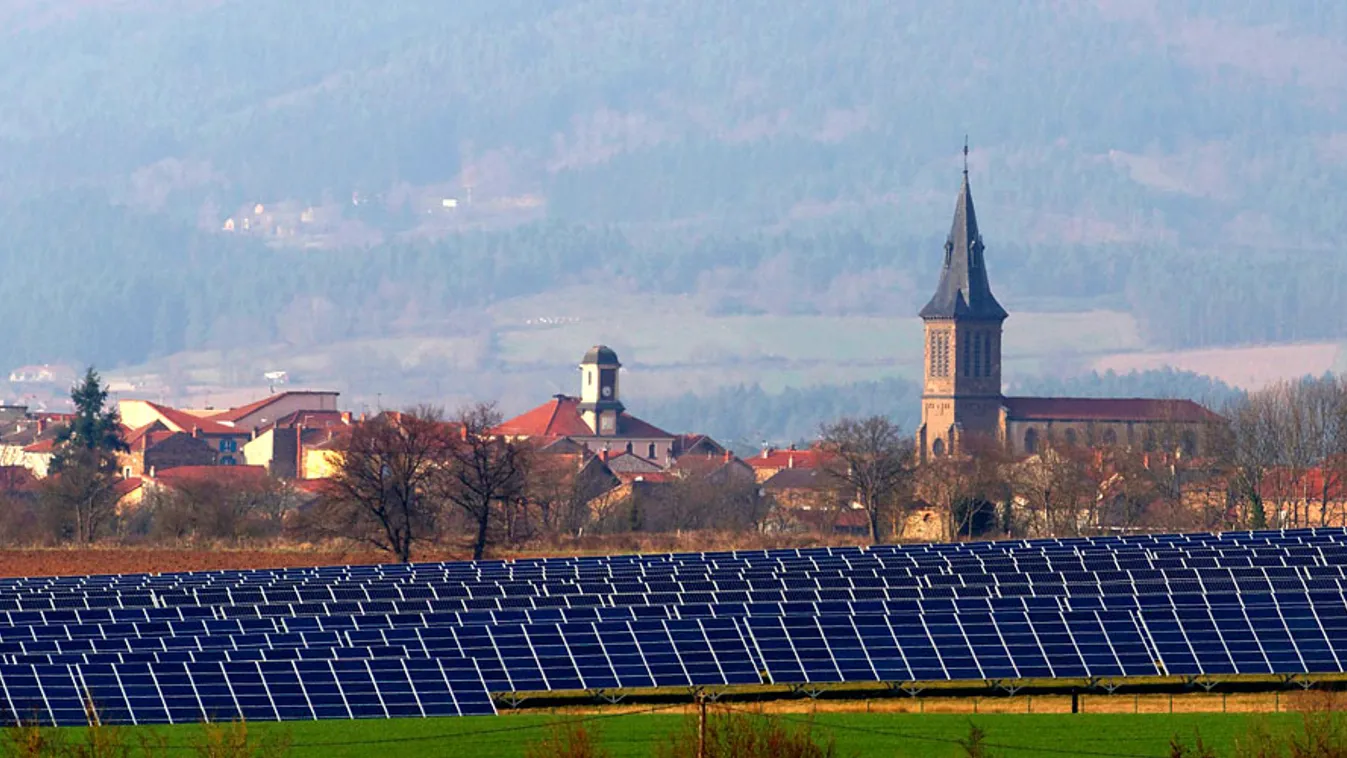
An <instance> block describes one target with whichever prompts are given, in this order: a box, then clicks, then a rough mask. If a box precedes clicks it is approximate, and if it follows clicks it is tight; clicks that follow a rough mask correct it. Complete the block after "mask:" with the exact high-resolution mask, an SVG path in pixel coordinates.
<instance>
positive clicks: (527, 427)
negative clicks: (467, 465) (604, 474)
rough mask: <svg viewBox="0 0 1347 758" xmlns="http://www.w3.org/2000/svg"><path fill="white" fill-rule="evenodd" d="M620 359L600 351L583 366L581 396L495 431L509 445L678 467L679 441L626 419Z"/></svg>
mask: <svg viewBox="0 0 1347 758" xmlns="http://www.w3.org/2000/svg"><path fill="white" fill-rule="evenodd" d="M621 367H622V364H621V363H620V362H618V359H617V353H615V352H613V350H612V349H611V348H608V347H605V346H603V345H595V346H594V347H593V348H591V349H590V350H589V351H588V352H587V353H585V355H584V357H583V358H582V359H581V361H580V396H579V397H574V396H571V395H554V396H553V397H552V399H551V400H549V401H547V402H546V403H543V404H542V405H540V406H538V407H536V408H534V409H533V410H530V411H528V412H526V413H523V414H521V415H519V416H515V417H514V418H512V419H510V420H508V421H506V422H504V423H502V424H501V425H500V426H498V427H496V429H495V430H494V431H495V433H496V434H499V435H501V436H503V437H506V438H508V439H515V440H519V439H530V440H538V441H544V442H550V441H554V440H557V439H562V438H566V439H569V440H570V441H572V442H574V443H576V444H578V445H580V446H581V447H582V448H584V449H588V450H590V451H592V452H595V453H601V452H602V451H604V450H607V451H609V452H610V453H612V454H614V455H616V454H626V455H632V456H638V457H641V458H644V459H645V460H647V461H650V462H652V463H654V464H655V465H656V466H658V467H659V468H664V467H667V466H669V465H670V464H672V463H673V461H674V459H675V457H676V456H677V451H676V448H675V444H676V443H677V442H678V440H679V438H678V437H676V436H675V435H673V434H670V433H668V432H666V431H664V430H663V429H660V428H659V427H657V426H655V425H654V424H650V423H648V422H646V421H642V420H641V419H639V418H637V417H635V416H633V415H631V414H630V413H627V411H626V407H625V406H624V405H623V404H622V400H621V393H620V387H619V376H618V371H619V369H621Z"/></svg>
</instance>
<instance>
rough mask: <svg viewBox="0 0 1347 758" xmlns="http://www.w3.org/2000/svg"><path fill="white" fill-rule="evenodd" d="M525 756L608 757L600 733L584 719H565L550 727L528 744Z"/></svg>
mask: <svg viewBox="0 0 1347 758" xmlns="http://www.w3.org/2000/svg"><path fill="white" fill-rule="evenodd" d="M524 756H525V758H607V756H608V751H606V750H604V749H603V748H602V747H600V746H599V734H598V732H597V730H595V729H594V728H593V727H591V726H587V725H586V724H585V723H584V722H583V721H573V720H570V719H565V720H562V721H557V722H555V723H553V724H552V725H551V726H549V727H548V730H547V733H546V734H545V735H544V736H543V737H542V738H541V739H539V740H537V741H536V742H532V743H530V744H529V745H528V748H527V749H526V750H525V751H524Z"/></svg>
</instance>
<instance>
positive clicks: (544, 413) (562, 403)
mask: <svg viewBox="0 0 1347 758" xmlns="http://www.w3.org/2000/svg"><path fill="white" fill-rule="evenodd" d="M496 433H497V434H504V435H509V436H513V437H584V438H590V437H597V436H598V435H596V434H595V433H594V430H593V429H590V428H589V424H586V423H585V420H584V418H583V417H581V415H580V398H578V397H571V396H569V395H554V396H553V397H552V399H551V400H548V401H547V402H545V403H543V404H542V405H540V406H538V407H537V408H534V409H533V410H531V411H527V412H525V413H522V414H520V415H518V416H515V417H514V418H512V419H510V420H508V421H505V422H504V423H502V424H501V425H500V426H498V427H496ZM604 436H605V437H612V438H614V439H631V438H636V439H658V438H664V437H668V438H673V435H672V434H669V433H668V432H666V431H664V430H663V429H660V428H659V427H657V426H655V425H654V424H651V423H648V422H645V421H642V420H641V419H639V418H636V417H635V416H632V415H631V414H629V413H623V414H621V415H619V416H618V417H617V433H616V434H612V435H604Z"/></svg>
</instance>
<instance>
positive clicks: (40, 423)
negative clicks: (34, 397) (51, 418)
mask: <svg viewBox="0 0 1347 758" xmlns="http://www.w3.org/2000/svg"><path fill="white" fill-rule="evenodd" d="M45 431H47V419H45V418H43V417H42V416H38V417H37V436H39V437H41V436H42V433H43V432H45Z"/></svg>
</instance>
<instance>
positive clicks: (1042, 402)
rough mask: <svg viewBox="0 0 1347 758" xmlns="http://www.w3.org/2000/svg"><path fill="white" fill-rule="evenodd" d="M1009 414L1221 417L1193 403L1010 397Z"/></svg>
mask: <svg viewBox="0 0 1347 758" xmlns="http://www.w3.org/2000/svg"><path fill="white" fill-rule="evenodd" d="M1004 405H1005V408H1006V415H1007V417H1008V418H1010V419H1013V420H1016V421H1174V422H1181V423H1197V422H1205V423H1211V422H1217V421H1220V420H1221V417H1220V416H1219V415H1217V414H1215V413H1212V412H1211V411H1209V410H1207V409H1206V408H1203V407H1202V406H1201V405H1198V404H1197V403H1194V402H1193V401H1191V400H1161V399H1155V398H1139V397H1138V398H1112V397H1111V398H1093V397H1008V398H1005V400H1004Z"/></svg>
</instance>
